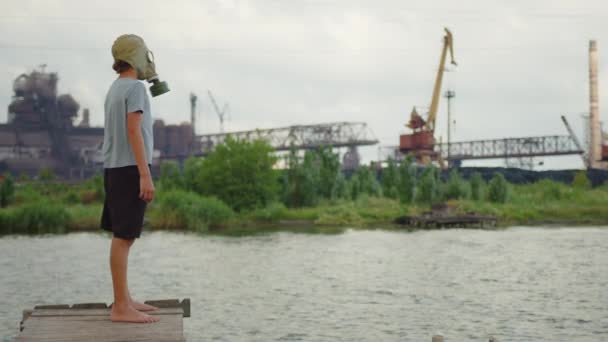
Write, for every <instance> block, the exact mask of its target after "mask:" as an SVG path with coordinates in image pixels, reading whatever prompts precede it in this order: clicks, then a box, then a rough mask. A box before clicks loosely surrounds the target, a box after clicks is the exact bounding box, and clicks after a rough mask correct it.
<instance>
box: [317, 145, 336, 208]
mask: <svg viewBox="0 0 608 342" xmlns="http://www.w3.org/2000/svg"><path fill="white" fill-rule="evenodd" d="M315 155H316V156H317V158H318V163H319V188H318V192H319V196H321V197H322V198H332V194H334V192H335V187H336V182H337V179H338V174H339V173H340V159H339V158H338V154H336V153H333V151H332V148H331V146H321V147H320V148H319V149H318V150H317V151H316V153H315Z"/></svg>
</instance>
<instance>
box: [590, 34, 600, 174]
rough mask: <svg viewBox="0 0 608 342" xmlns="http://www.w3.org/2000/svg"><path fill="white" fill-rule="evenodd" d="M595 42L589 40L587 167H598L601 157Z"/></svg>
mask: <svg viewBox="0 0 608 342" xmlns="http://www.w3.org/2000/svg"><path fill="white" fill-rule="evenodd" d="M597 60H598V56H597V42H596V41H595V40H591V41H589V133H590V139H589V141H590V144H589V167H591V168H594V169H595V168H600V167H601V163H600V160H601V159H602V132H601V128H600V110H599V96H598V62H597Z"/></svg>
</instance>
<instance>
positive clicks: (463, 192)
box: [445, 169, 469, 200]
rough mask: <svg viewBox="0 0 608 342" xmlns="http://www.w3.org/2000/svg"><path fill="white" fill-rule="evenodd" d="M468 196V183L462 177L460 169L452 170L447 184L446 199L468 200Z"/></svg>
mask: <svg viewBox="0 0 608 342" xmlns="http://www.w3.org/2000/svg"><path fill="white" fill-rule="evenodd" d="M468 195H469V189H468V183H467V182H466V181H465V180H464V179H463V178H462V177H461V176H460V173H458V169H452V171H450V176H449V177H448V181H447V183H446V184H445V199H448V200H450V199H461V198H467V197H468Z"/></svg>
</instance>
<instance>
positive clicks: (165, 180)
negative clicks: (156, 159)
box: [160, 161, 184, 191]
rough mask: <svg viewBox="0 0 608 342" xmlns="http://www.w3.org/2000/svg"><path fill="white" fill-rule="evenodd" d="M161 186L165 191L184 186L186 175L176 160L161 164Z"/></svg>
mask: <svg viewBox="0 0 608 342" xmlns="http://www.w3.org/2000/svg"><path fill="white" fill-rule="evenodd" d="M160 188H161V189H162V190H163V191H167V190H172V189H183V188H184V177H183V176H182V173H181V171H180V169H179V165H178V164H177V163H176V162H174V161H165V162H163V163H162V164H160Z"/></svg>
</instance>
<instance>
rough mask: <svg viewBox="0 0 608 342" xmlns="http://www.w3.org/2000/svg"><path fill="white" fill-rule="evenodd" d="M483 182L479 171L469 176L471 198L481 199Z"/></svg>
mask: <svg viewBox="0 0 608 342" xmlns="http://www.w3.org/2000/svg"><path fill="white" fill-rule="evenodd" d="M484 185H485V182H484V180H483V178H482V177H481V174H480V173H479V172H475V173H474V174H473V176H472V177H471V199H472V200H474V201H480V200H481V199H483V187H484Z"/></svg>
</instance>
